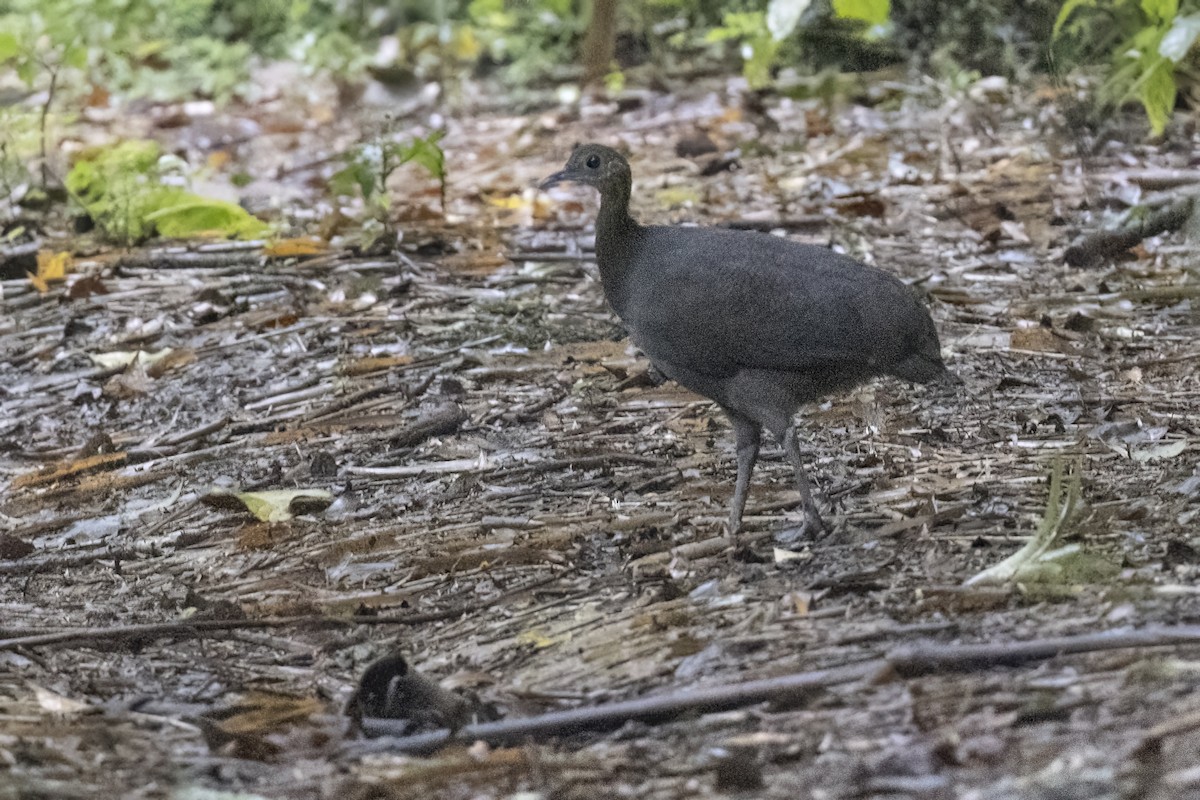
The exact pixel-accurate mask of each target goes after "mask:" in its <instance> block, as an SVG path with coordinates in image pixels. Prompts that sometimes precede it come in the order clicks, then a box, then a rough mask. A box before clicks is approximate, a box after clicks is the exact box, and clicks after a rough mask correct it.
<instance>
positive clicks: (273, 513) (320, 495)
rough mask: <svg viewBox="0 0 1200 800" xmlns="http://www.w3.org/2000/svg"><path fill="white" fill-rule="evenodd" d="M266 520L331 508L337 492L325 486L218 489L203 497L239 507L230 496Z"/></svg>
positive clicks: (211, 503)
mask: <svg viewBox="0 0 1200 800" xmlns="http://www.w3.org/2000/svg"><path fill="white" fill-rule="evenodd" d="M230 497H233V498H236V499H237V500H238V501H239V502H240V503H241V505H242V506H243V507H244V508H245V509H246V510H247V511H249V512H250V513H251V514H253V515H254V516H256V517H258V519H260V520H262V521H263V522H286V521H287V520H289V519H291V518H292V517H294V516H296V515H297V514H315V513H318V512H320V511H324V510H325V509H327V508H329V506H330V504H331V503H333V495H332V494H330V493H329V492H327V491H325V490H324V489H268V490H265V491H261V492H228V491H225V490H221V489H218V490H214V491H212V492H209V493H208V494H207V495H205V496H204V497H203V498H201V500H202V501H203V502H204V503H205V504H207V505H209V506H213V507H217V508H235V507H236V504H233V503H232V502H231V501H230V500H229V498H230Z"/></svg>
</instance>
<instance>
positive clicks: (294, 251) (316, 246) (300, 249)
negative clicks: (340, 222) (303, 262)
mask: <svg viewBox="0 0 1200 800" xmlns="http://www.w3.org/2000/svg"><path fill="white" fill-rule="evenodd" d="M328 251H329V245H327V244H326V243H325V242H324V241H323V240H321V239H318V238H317V237H315V236H298V237H296V238H294V239H280V240H279V241H277V242H272V243H271V244H269V245H267V246H266V247H264V248H263V255H265V256H266V257H267V258H298V257H300V256H319V255H321V254H323V253H326V252H328Z"/></svg>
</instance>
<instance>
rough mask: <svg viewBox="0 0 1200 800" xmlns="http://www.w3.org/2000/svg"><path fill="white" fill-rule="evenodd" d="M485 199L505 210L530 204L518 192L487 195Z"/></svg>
mask: <svg viewBox="0 0 1200 800" xmlns="http://www.w3.org/2000/svg"><path fill="white" fill-rule="evenodd" d="M487 201H488V203H489V204H491V205H493V206H495V207H496V208H503V209H505V210H507V211H516V210H517V209H521V208H525V207H526V206H528V205H530V202H529V201H528V200H526V199H525V198H524V197H522V196H521V195H519V194H510V195H508V196H507V197H497V196H495V195H487Z"/></svg>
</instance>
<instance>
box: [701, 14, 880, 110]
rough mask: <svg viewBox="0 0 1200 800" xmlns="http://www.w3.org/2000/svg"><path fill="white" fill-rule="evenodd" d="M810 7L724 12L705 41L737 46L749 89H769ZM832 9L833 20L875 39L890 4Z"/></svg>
mask: <svg viewBox="0 0 1200 800" xmlns="http://www.w3.org/2000/svg"><path fill="white" fill-rule="evenodd" d="M811 4H812V0H769V2H768V3H767V9H766V11H728V12H726V13H725V15H724V17H723V19H722V23H721V25H720V26H718V27H716V28H713V29H712V30H711V31H709V33H708V36H707V40H708V41H710V42H723V41H727V40H735V41H738V42H740V43H741V53H742V59H743V67H742V72H743V74H744V75H745V77H746V80H747V81H748V82H749V84H750V86H751V87H752V88H756V89H757V88H763V87H765V86H769V85H770V83H771V72H772V70H773V69H774V68H775V66H776V65H777V64H778V63H779V61H780V60H781V58H782V56H783V54H784V52H785V49H786V48H787V47H788V45H789V44H794V42H793V41H792V40H793V34H794V33H795V31H796V29H797V28H798V27H799V26H800V21H801V18H802V17H804V16H805V13H806V12H808V10H809V6H810V5H811ZM832 8H833V14H834V16H835V17H836V18H838V19H841V20H848V21H853V22H857V23H861V24H862V25H863V27H864V28H865V29H866V31H867V33H868V35H878V34H879V33H880V32H882V30H883V27H884V26H885V25H886V24H887V21H888V15H889V13H890V12H891V2H890V0H832Z"/></svg>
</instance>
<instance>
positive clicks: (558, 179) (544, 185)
mask: <svg viewBox="0 0 1200 800" xmlns="http://www.w3.org/2000/svg"><path fill="white" fill-rule="evenodd" d="M569 180H574V179H573V178H572V177H571V174H570V173H569V172H567V171H566V170H565V169H564V170H562V171H560V172H556V173H554V174H553V175H551V176H550V177H549V178H546V180H544V181H542V182H541V183H539V184H538V189H549V188H550V187H551V186H557V185H558V184H560V183H565V182H566V181H569Z"/></svg>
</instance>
